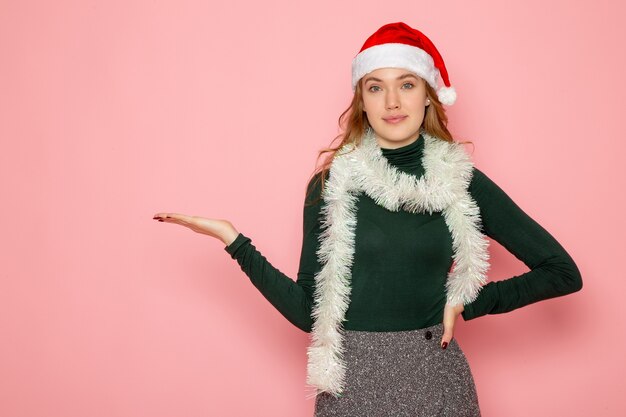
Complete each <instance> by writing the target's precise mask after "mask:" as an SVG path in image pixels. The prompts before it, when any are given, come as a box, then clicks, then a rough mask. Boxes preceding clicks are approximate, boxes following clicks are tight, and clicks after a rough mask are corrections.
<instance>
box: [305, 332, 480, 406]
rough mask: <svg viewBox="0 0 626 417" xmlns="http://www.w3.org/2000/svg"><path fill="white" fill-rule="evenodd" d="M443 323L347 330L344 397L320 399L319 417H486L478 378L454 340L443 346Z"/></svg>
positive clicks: (321, 395)
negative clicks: (391, 329) (387, 329)
mask: <svg viewBox="0 0 626 417" xmlns="http://www.w3.org/2000/svg"><path fill="white" fill-rule="evenodd" d="M442 335H443V324H441V323H440V324H437V325H434V326H430V327H426V328H423V329H419V330H408V331H397V332H368V331H354V330H346V331H345V336H344V345H345V347H346V353H345V354H344V359H345V361H346V365H347V372H346V379H345V389H344V392H343V394H342V396H341V397H339V398H335V397H334V396H333V395H331V394H328V393H321V394H319V395H317V396H316V397H315V414H314V417H331V416H336V417H338V416H341V417H368V416H372V417H374V416H376V417H379V416H394V417H401V416H407V417H408V416H411V417H439V416H441V417H452V416H454V417H480V408H479V405H478V397H477V394H476V387H475V384H474V378H473V376H472V372H471V370H470V367H469V363H468V362H467V359H466V357H465V354H464V353H463V351H462V350H461V347H460V346H459V344H458V343H457V341H456V338H452V340H451V341H450V343H449V345H448V347H447V348H446V349H441V346H440V344H441V337H442Z"/></svg>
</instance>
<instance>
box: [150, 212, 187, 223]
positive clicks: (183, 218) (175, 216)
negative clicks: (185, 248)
mask: <svg viewBox="0 0 626 417" xmlns="http://www.w3.org/2000/svg"><path fill="white" fill-rule="evenodd" d="M190 218H191V216H187V215H185V214H179V213H157V214H155V215H154V217H153V219H155V220H158V221H161V222H170V223H179V224H183V225H187V224H189V223H190Z"/></svg>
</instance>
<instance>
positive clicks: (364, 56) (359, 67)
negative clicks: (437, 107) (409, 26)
mask: <svg viewBox="0 0 626 417" xmlns="http://www.w3.org/2000/svg"><path fill="white" fill-rule="evenodd" d="M378 68H404V69H407V70H409V71H412V72H414V73H415V74H417V75H419V76H420V77H422V78H423V79H424V80H425V81H426V82H427V83H428V84H430V86H431V87H432V88H433V89H435V90H436V89H437V76H438V75H439V70H438V69H437V67H435V63H434V61H433V58H432V57H431V56H430V55H429V54H428V53H427V52H426V51H424V50H423V49H421V48H417V47H415V46H411V45H406V44H404V43H385V44H382V45H375V46H371V47H369V48H367V49H365V50H363V51H362V52H360V53H359V54H358V55H357V56H356V57H354V59H353V60H352V91H354V90H355V89H356V84H357V83H358V82H359V80H360V79H361V78H362V77H363V76H364V75H365V74H368V73H370V72H372V71H374V70H377V69H378Z"/></svg>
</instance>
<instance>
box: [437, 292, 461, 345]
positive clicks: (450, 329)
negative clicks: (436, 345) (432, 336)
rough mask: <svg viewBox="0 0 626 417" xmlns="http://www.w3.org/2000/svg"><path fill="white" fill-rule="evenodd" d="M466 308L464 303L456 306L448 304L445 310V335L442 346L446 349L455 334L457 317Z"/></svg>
mask: <svg viewBox="0 0 626 417" xmlns="http://www.w3.org/2000/svg"><path fill="white" fill-rule="evenodd" d="M463 310H465V307H463V304H457V305H455V306H451V305H448V304H447V303H446V306H445V308H444V310H443V336H442V338H441V347H442V348H443V349H445V348H446V347H448V344H449V343H450V341H451V340H452V337H453V336H454V324H455V323H456V318H457V317H458V316H459V314H461V313H462V312H463Z"/></svg>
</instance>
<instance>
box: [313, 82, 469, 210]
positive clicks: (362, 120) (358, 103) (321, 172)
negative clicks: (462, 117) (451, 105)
mask: <svg viewBox="0 0 626 417" xmlns="http://www.w3.org/2000/svg"><path fill="white" fill-rule="evenodd" d="M422 81H423V82H424V85H425V86H426V95H427V97H428V98H429V99H430V105H428V106H427V107H426V111H425V114H424V121H423V122H422V128H423V129H424V130H425V131H426V133H428V134H430V135H432V136H435V137H438V138H440V139H442V140H445V141H448V142H454V138H453V137H452V134H451V133H450V131H449V130H448V128H447V125H448V116H447V115H446V111H445V109H444V108H443V105H442V104H441V102H440V101H439V99H438V97H437V92H436V91H435V90H434V89H433V88H432V87H431V86H430V85H429V84H428V83H427V82H426V81H424V80H423V79H422ZM362 84H363V78H361V79H360V80H359V82H358V83H357V85H356V88H355V90H354V95H353V96H352V102H351V103H350V106H348V108H347V109H346V110H345V111H344V112H343V113H341V115H340V116H339V120H338V123H339V127H340V128H341V129H343V131H342V132H341V133H340V134H339V135H337V136H336V137H335V138H334V139H333V140H332V141H331V144H332V143H333V142H335V141H336V140H337V139H339V138H341V142H340V143H339V145H338V146H336V147H332V146H331V147H328V148H324V149H321V150H320V151H319V154H318V155H317V161H319V159H320V157H321V156H322V155H324V154H328V155H327V156H326V159H325V160H324V162H323V163H322V165H321V166H319V167H317V168H316V169H315V170H314V172H313V174H312V175H311V178H310V179H309V183H310V185H311V186H310V187H309V189H308V190H307V199H308V194H309V193H310V192H311V191H312V190H314V189H315V188H316V187H315V184H316V183H318V182H321V184H322V185H321V188H320V192H319V196H318V200H319V197H321V195H322V191H323V190H324V183H325V182H326V181H325V180H326V177H327V176H328V171H329V169H330V164H331V163H332V161H333V159H334V157H335V154H336V153H337V151H338V150H339V149H341V147H342V146H344V145H345V144H347V143H354V144H355V145H356V146H358V145H360V142H361V138H362V137H363V134H364V133H365V131H366V130H367V129H368V128H369V127H370V124H369V122H368V120H367V116H366V114H365V112H364V111H363V102H362V100H361V95H362V92H363V90H362V88H363V86H362ZM460 143H472V142H471V141H468V142H460ZM313 177H317V178H316V179H315V181H313V182H312V183H311V180H312V179H313ZM318 200H316V201H314V202H311V203H310V204H315V203H317V201H318Z"/></svg>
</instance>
